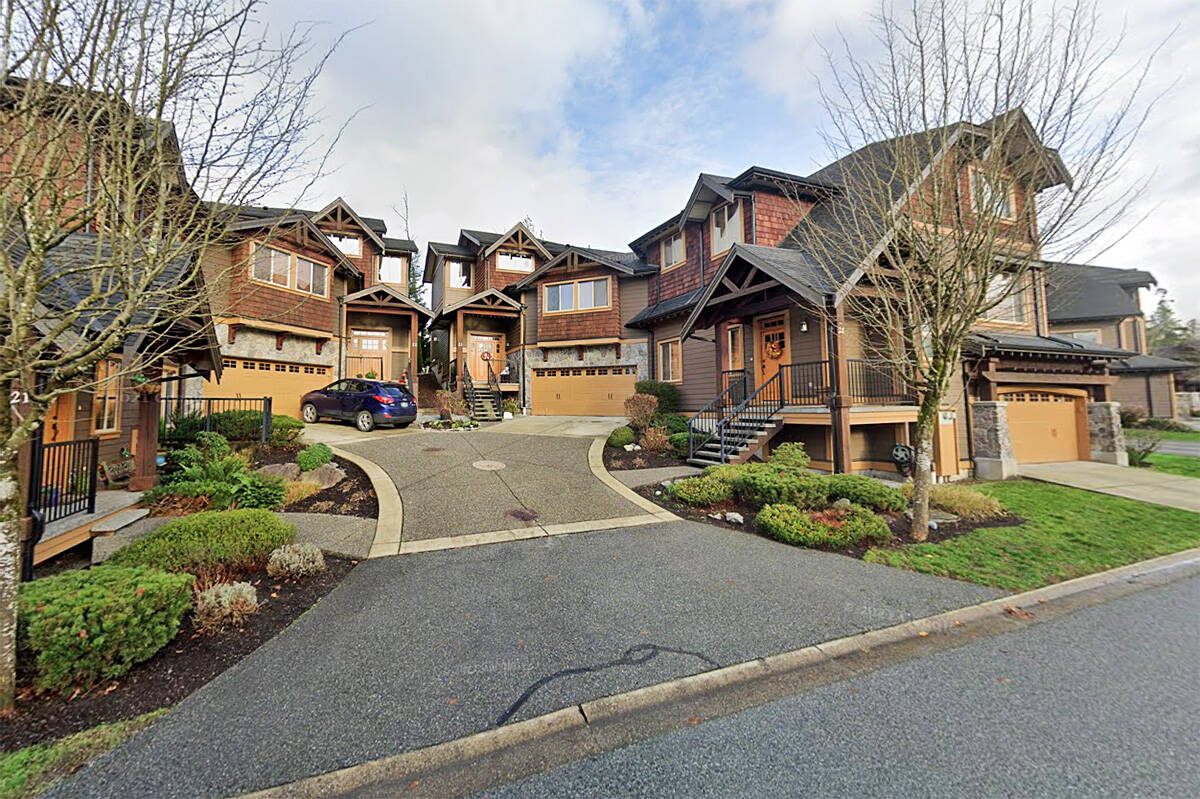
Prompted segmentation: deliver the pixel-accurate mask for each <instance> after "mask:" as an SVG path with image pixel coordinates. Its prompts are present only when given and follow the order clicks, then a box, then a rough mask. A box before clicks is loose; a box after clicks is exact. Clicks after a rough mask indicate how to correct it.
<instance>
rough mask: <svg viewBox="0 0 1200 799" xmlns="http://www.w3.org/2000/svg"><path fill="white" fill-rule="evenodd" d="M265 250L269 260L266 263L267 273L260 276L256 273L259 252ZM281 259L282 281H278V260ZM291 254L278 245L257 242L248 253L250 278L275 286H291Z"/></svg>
mask: <svg viewBox="0 0 1200 799" xmlns="http://www.w3.org/2000/svg"><path fill="white" fill-rule="evenodd" d="M263 250H266V252H267V253H268V258H269V260H268V261H267V263H266V267H267V275H266V277H260V276H259V275H258V274H257V273H258V267H259V263H258V259H259V252H260V251H263ZM281 260H282V266H283V270H282V277H283V282H282V283H280V282H279V281H278V280H276V277H277V276H279V275H280V269H279V266H280V262H281ZM291 273H292V254H291V253H290V252H288V251H287V250H281V249H279V248H278V247H272V246H271V245H269V244H257V245H255V247H254V252H253V253H251V255H250V278H251V279H252V280H254V281H256V282H258V283H265V284H266V285H268V286H275V287H276V288H284V289H286V288H291V283H292V276H291Z"/></svg>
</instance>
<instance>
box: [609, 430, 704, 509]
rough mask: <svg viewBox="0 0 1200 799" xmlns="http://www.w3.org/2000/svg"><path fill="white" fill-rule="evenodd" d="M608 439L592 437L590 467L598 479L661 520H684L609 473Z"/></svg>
mask: <svg viewBox="0 0 1200 799" xmlns="http://www.w3.org/2000/svg"><path fill="white" fill-rule="evenodd" d="M606 441H608V439H607V438H606V437H605V436H596V438H594V439H592V446H591V447H589V448H588V468H590V469H591V470H592V474H593V475H594V476H595V477H596V479H597V480H599V481H600V482H602V483H604V485H606V486H608V487H609V488H611V489H612V490H613V491H615V492H617V494H619V495H620V496H621V497H622V498H624V499H625V500H627V501H629V502H632V503H633V504H634V505H637V506H638V507H639V508H641V509H642V510H644V511H646V513H647V514H648V515H650V516H653V517H654V518H655V519H657V520H658V521H660V522H679V521H683V520H682V519H680V518H679V517H678V516H676V515H675V514H674V513H671V512H670V511H668V510H664V509H663V508H662V507H660V506H659V505H656V504H654V503H653V502H651V501H650V500H648V499H646V498H645V497H643V496H642V495H641V494H639V493H637V492H636V491H634V490H633V489H632V488H630V487H629V486H627V485H625V484H624V483H622V482H621V481H620V480H618V479H617V478H615V477H613V476H612V475H611V474H609V472H608V469H606V468H605V467H604V445H605V442H606Z"/></svg>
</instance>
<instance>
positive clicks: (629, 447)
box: [621, 444, 637, 452]
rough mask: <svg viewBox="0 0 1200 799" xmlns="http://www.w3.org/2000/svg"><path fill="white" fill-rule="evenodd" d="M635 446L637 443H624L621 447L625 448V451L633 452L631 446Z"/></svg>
mask: <svg viewBox="0 0 1200 799" xmlns="http://www.w3.org/2000/svg"><path fill="white" fill-rule="evenodd" d="M636 446H637V444H626V445H625V446H623V447H621V449H623V450H625V451H626V452H633V448H634V447H636Z"/></svg>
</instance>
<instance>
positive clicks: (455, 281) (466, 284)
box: [446, 261, 471, 289]
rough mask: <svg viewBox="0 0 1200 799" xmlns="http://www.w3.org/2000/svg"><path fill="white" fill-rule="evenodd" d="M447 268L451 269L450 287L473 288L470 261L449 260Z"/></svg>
mask: <svg viewBox="0 0 1200 799" xmlns="http://www.w3.org/2000/svg"><path fill="white" fill-rule="evenodd" d="M446 268H447V269H449V270H450V288H452V289H469V288H471V263H470V262H469V261H447V262H446Z"/></svg>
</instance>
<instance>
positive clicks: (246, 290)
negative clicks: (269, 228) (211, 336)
mask: <svg viewBox="0 0 1200 799" xmlns="http://www.w3.org/2000/svg"><path fill="white" fill-rule="evenodd" d="M275 241H276V242H278V244H279V246H280V247H281V248H283V249H287V250H289V251H290V252H294V253H296V254H297V255H300V256H303V257H305V258H309V259H311V260H313V261H317V262H319V263H323V264H325V266H326V267H327V268H328V269H329V273H330V276H331V277H333V274H332V273H333V268H334V267H333V262H332V259H330V258H329V257H328V256H326V255H325V254H324V253H323V252H320V251H318V250H315V249H313V248H309V247H304V246H301V245H300V244H299V243H298V242H294V241H291V240H280V239H276V240H275ZM249 258H250V243H249V242H240V243H239V244H238V245H237V246H236V247H234V249H233V254H232V259H233V261H232V262H233V268H232V269H231V270H230V273H229V287H230V291H229V302H230V309H231V310H232V311H233V312H234V313H236V315H238V316H247V317H251V318H254V319H264V320H269V321H272V322H281V323H283V324H289V325H298V326H300V327H307V328H311V329H313V330H323V331H331V332H332V331H333V330H334V329H335V326H336V324H337V322H336V315H337V311H336V304H335V302H334V300H333V299H332V297H333V295H334V294H335V293H336V282H337V281H336V279H334V280H331V281H330V282H331V285H330V287H329V289H330V296H329V297H326V298H321V297H313V296H308V295H305V294H303V293H301V292H297V291H288V290H284V289H280V288H276V287H274V286H272V285H270V284H267V283H259V282H256V281H252V280H251V279H250V277H249V273H250V262H249Z"/></svg>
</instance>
